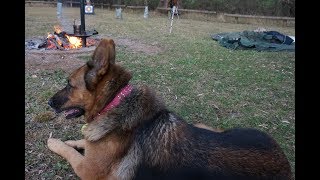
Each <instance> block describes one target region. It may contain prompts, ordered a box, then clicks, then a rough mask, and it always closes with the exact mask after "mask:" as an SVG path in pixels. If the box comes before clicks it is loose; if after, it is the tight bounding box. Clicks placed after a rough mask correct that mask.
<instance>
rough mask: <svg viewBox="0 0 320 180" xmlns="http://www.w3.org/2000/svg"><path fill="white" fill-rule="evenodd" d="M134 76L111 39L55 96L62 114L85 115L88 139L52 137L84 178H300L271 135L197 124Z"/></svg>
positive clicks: (53, 100) (58, 150)
mask: <svg viewBox="0 0 320 180" xmlns="http://www.w3.org/2000/svg"><path fill="white" fill-rule="evenodd" d="M131 78H132V75H131V73H130V72H128V71H127V70H125V69H124V68H123V67H121V66H119V65H118V64H116V63H115V44H114V41H113V40H112V39H103V40H101V41H100V43H99V45H98V46H97V47H96V49H95V51H94V53H93V55H92V57H91V60H89V61H88V62H87V63H86V64H84V65H83V66H82V67H80V68H79V69H77V70H75V71H74V72H73V73H71V75H70V76H69V77H68V84H67V85H66V87H65V88H63V89H62V90H60V91H58V92H57V93H56V94H55V95H54V96H53V97H52V98H50V100H49V102H48V103H49V105H50V106H51V107H52V108H53V109H54V110H55V111H56V112H57V113H59V112H62V111H65V114H66V119H70V118H76V117H79V116H82V115H84V119H85V122H86V123H87V126H86V127H85V128H84V130H83V134H84V139H82V140H76V141H72V140H69V141H66V142H62V141H61V140H59V139H54V138H49V139H48V142H47V143H48V144H47V145H48V148H49V149H50V150H51V151H53V152H55V153H57V154H58V155H60V156H62V157H63V158H65V159H66V160H67V161H68V162H69V163H70V164H71V166H72V168H73V170H74V171H75V173H76V174H77V176H79V177H80V178H81V179H84V180H91V179H93V180H97V179H112V180H118V179H119V180H129V179H183V180H185V179H197V180H200V179H214V180H216V179H219V180H220V179H222V180H224V179H228V180H229V179H237V180H238V179H243V180H250V179H291V178H292V173H291V168H290V165H289V162H288V160H287V158H286V157H285V155H284V153H283V151H282V150H281V149H280V147H279V145H278V144H277V143H276V141H275V140H274V139H273V138H271V137H270V136H269V135H267V134H265V133H263V132H261V131H258V130H256V129H248V128H245V129H242V128H235V129H230V130H225V131H223V132H216V131H214V130H213V129H211V128H210V127H207V126H205V125H198V127H197V126H195V125H193V124H189V123H187V122H186V121H184V120H183V119H182V118H181V117H179V116H178V115H177V114H175V113H174V112H171V111H169V110H168V109H167V108H166V107H165V105H164V103H163V102H162V101H161V100H160V99H159V98H158V97H157V96H155V92H154V91H152V90H151V89H149V88H148V87H146V86H138V85H132V84H130V83H129V81H130V79H131ZM79 148H80V149H81V148H82V149H84V155H82V154H81V153H79V151H78V150H77V149H79Z"/></svg>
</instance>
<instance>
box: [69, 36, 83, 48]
mask: <svg viewBox="0 0 320 180" xmlns="http://www.w3.org/2000/svg"><path fill="white" fill-rule="evenodd" d="M66 37H67V38H68V40H69V42H70V48H71V49H75V48H81V47H82V39H81V38H78V37H74V36H68V35H66Z"/></svg>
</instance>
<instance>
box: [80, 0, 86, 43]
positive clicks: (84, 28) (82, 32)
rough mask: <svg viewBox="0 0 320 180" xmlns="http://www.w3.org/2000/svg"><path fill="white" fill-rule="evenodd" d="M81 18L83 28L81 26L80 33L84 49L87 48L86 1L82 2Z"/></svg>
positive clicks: (82, 0) (81, 0)
mask: <svg viewBox="0 0 320 180" xmlns="http://www.w3.org/2000/svg"><path fill="white" fill-rule="evenodd" d="M80 18H81V26H80V32H81V35H82V37H81V38H82V47H86V46H87V40H86V38H87V37H86V24H85V20H84V0H80Z"/></svg>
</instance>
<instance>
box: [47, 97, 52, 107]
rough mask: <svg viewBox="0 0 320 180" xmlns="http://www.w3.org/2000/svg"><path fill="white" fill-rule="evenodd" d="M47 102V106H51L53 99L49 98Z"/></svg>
mask: <svg viewBox="0 0 320 180" xmlns="http://www.w3.org/2000/svg"><path fill="white" fill-rule="evenodd" d="M48 104H49V106H51V107H52V106H53V101H52V99H49V101H48Z"/></svg>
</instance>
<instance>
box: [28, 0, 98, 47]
mask: <svg viewBox="0 0 320 180" xmlns="http://www.w3.org/2000/svg"><path fill="white" fill-rule="evenodd" d="M84 14H85V11H84V1H83V0H81V1H80V16H81V17H80V18H81V24H80V25H76V19H75V20H74V23H73V33H70V32H69V33H67V32H65V31H63V30H62V28H61V27H60V26H54V32H53V33H48V35H47V37H46V39H44V40H40V42H39V41H38V40H35V39H33V40H29V41H26V42H25V46H26V49H41V50H43V49H45V50H53V49H59V50H69V49H80V48H84V47H90V46H94V45H96V43H97V42H98V41H99V40H96V39H90V38H89V37H90V36H92V35H96V34H98V32H97V31H96V30H93V31H86V30H85V18H84Z"/></svg>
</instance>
